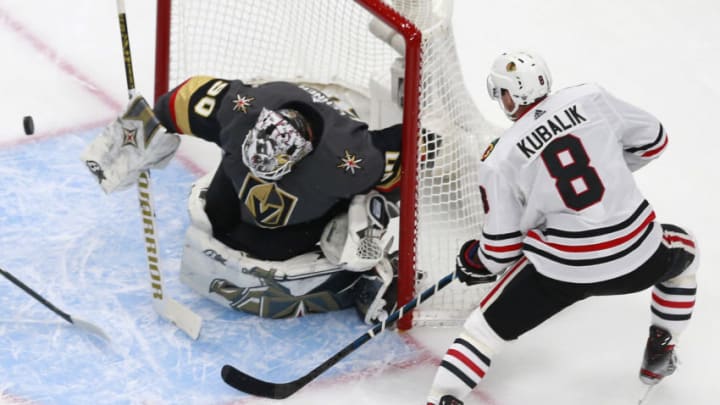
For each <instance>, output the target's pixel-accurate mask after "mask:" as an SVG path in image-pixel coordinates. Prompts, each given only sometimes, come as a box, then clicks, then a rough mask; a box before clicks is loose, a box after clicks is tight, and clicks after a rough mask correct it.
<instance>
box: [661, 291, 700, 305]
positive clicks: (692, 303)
mask: <svg viewBox="0 0 720 405" xmlns="http://www.w3.org/2000/svg"><path fill="white" fill-rule="evenodd" d="M652 299H653V301H655V302H657V303H658V304H660V305H662V306H664V307H668V308H692V307H693V306H695V300H692V301H668V300H666V299H662V298H660V296H659V295H657V294H655V293H653V294H652Z"/></svg>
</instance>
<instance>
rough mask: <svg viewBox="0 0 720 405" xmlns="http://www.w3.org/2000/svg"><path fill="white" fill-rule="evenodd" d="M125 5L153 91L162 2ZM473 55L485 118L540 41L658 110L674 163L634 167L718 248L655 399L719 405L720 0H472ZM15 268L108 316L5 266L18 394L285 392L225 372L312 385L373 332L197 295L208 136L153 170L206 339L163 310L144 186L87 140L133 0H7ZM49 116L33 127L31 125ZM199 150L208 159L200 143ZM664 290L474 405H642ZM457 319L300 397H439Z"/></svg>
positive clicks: (663, 216) (169, 246)
mask: <svg viewBox="0 0 720 405" xmlns="http://www.w3.org/2000/svg"><path fill="white" fill-rule="evenodd" d="M152 3H153V2H152V1H140V0H128V1H127V12H128V22H129V25H130V38H131V44H132V47H133V57H134V58H135V59H134V63H135V73H136V81H137V83H138V88H139V89H140V90H141V91H142V92H143V93H145V94H148V95H150V94H151V93H152V85H153V83H152V52H153V35H154V17H155V16H154V8H153V5H152ZM455 9H456V26H455V33H456V37H457V40H458V50H459V54H460V59H461V61H462V62H463V67H464V72H465V75H466V82H467V84H468V86H469V88H470V91H471V93H472V94H473V96H474V98H475V100H476V102H477V104H478V106H479V107H480V109H481V110H482V111H483V113H484V114H486V115H487V117H488V118H489V119H491V120H493V121H495V122H497V123H498V124H501V125H507V123H506V122H505V120H504V117H503V116H502V113H501V112H500V111H499V109H498V108H497V105H495V104H494V103H493V102H491V101H489V100H488V99H487V97H486V95H485V83H484V81H485V72H486V71H487V66H489V64H490V62H491V60H492V59H493V58H494V57H495V55H496V54H497V53H498V52H499V51H501V50H504V49H514V48H525V49H533V50H537V51H539V52H540V53H542V54H543V56H544V57H545V59H546V60H547V61H548V63H549V65H550V67H551V69H552V73H553V77H554V79H555V87H556V88H561V87H564V86H567V85H573V84H577V83H581V82H585V81H593V82H598V83H600V84H602V85H603V86H604V87H606V88H607V89H608V90H610V91H611V92H613V93H615V94H617V95H619V96H621V97H623V98H625V99H627V100H628V101H630V102H632V103H634V104H637V105H639V106H642V107H644V108H646V109H648V110H649V111H652V112H653V113H655V114H656V115H657V116H658V117H659V118H660V119H661V120H662V121H663V123H664V125H665V127H666V128H667V129H668V132H669V134H670V145H669V149H668V151H667V152H666V153H665V155H664V156H663V157H662V158H661V159H660V160H659V161H657V162H654V163H652V164H650V165H649V166H648V167H647V168H645V169H643V170H642V171H641V172H640V173H639V174H638V176H637V181H638V183H639V184H640V186H641V188H642V189H643V190H644V191H645V194H646V196H647V197H648V199H649V200H650V201H651V202H652V203H653V205H654V207H655V209H656V212H657V214H658V217H659V218H660V220H661V221H666V222H672V223H677V224H679V225H682V226H685V227H687V228H688V229H691V230H692V231H694V233H695V234H696V236H697V237H698V239H699V241H700V249H702V256H701V260H702V261H701V269H700V273H699V283H700V285H699V295H698V301H697V305H696V309H695V314H694V316H693V322H692V324H691V325H690V327H689V329H688V330H687V332H686V334H685V335H683V337H682V340H681V342H680V345H679V346H678V350H679V355H680V357H681V362H682V363H681V365H680V368H679V370H678V372H677V373H676V375H674V376H672V377H671V378H669V379H667V380H666V381H665V382H663V384H662V385H661V386H659V387H658V389H657V390H656V391H655V392H654V393H653V396H652V398H651V400H650V404H654V405H655V404H656V405H669V404H688V405H696V404H697V405H711V404H716V403H720V399H719V398H718V397H719V396H720V389H719V388H718V386H717V382H716V381H717V379H718V377H719V376H720V373H718V371H716V366H717V365H718V364H720V353H719V351H720V349H719V347H720V346H718V344H717V337H718V336H720V330H719V328H720V327H719V326H718V322H716V321H715V319H716V318H717V315H716V313H717V311H718V308H719V307H720V293H719V292H718V290H719V287H718V285H720V280H719V278H720V276H718V273H717V271H716V269H715V265H713V263H720V257H719V254H718V251H717V249H715V248H714V245H717V244H718V237H717V236H716V231H717V228H718V226H719V225H720V220H719V219H718V214H717V212H718V211H717V209H716V205H717V201H718V194H719V193H718V191H717V188H716V187H717V183H718V176H717V175H716V174H715V167H716V165H715V164H714V159H715V156H714V153H715V152H716V151H717V150H720V137H718V135H717V134H716V132H717V129H716V128H717V126H716V120H715V119H714V118H715V117H714V113H715V110H716V106H717V100H718V99H719V98H720V81H718V78H717V77H718V76H717V66H718V65H719V64H718V62H720V26H719V25H718V24H717V21H720V5H719V4H718V3H717V2H716V1H714V0H688V1H685V2H677V1H658V0H655V1H652V0H637V1H633V2H628V1H621V0H608V1H603V2H573V1H570V0H545V1H542V2H538V1H533V0H505V1H494V2H480V1H471V0H458V1H456V4H455ZM0 47H1V48H2V49H3V51H4V55H5V57H4V58H3V65H2V72H3V74H2V75H0V89H2V96H3V99H4V100H5V102H4V103H3V105H2V108H0V197H1V198H0V267H2V268H3V269H5V270H8V271H10V272H12V273H13V274H14V275H15V276H17V277H18V278H20V279H21V280H23V281H24V282H25V283H27V284H28V285H30V286H31V287H33V288H34V289H35V290H36V291H38V292H39V293H41V294H43V295H44V296H45V297H46V298H47V299H49V300H50V301H51V302H53V303H54V304H55V305H57V306H58V307H59V308H61V309H62V310H64V311H66V312H68V313H70V314H71V315H73V316H77V317H79V318H82V319H85V320H88V321H90V322H93V323H95V324H97V325H98V326H100V327H102V328H103V329H104V330H105V331H106V332H108V333H109V334H110V335H111V336H112V338H113V340H112V342H111V343H103V342H102V341H100V340H98V339H97V338H95V337H93V336H91V335H88V334H85V333H83V332H82V331H81V330H79V329H78V328H74V327H73V326H72V325H70V324H68V323H67V322H65V321H64V320H62V319H61V318H59V317H58V316H56V315H55V314H53V313H52V312H50V311H49V310H47V309H46V308H45V307H43V306H42V305H41V304H39V303H37V302H36V301H34V300H33V299H32V298H31V297H29V296H27V295H26V294H25V293H23V292H22V291H21V290H19V289H18V288H17V287H15V286H14V285H12V284H11V283H9V282H7V281H6V280H4V279H0V308H2V313H0V403H13V404H20V403H22V404H27V403H33V404H106V403H107V404H229V403H235V404H271V403H278V401H270V400H263V399H258V398H252V397H248V396H245V395H243V394H241V393H239V392H236V391H234V390H232V389H231V388H229V387H227V386H226V385H225V384H224V383H222V381H221V380H220V378H219V373H220V367H221V366H222V365H223V364H225V363H231V364H233V365H235V366H236V367H238V368H241V369H243V370H246V371H249V372H252V373H253V374H254V375H257V376H258V377H261V378H266V379H270V380H276V381H287V380H292V379H295V378H297V377H299V376H301V375H303V374H304V373H306V372H307V371H309V370H311V369H312V368H314V367H315V366H316V365H317V364H318V363H319V362H321V361H323V360H324V359H326V358H327V357H329V356H330V355H332V354H333V353H335V352H336V351H337V350H339V349H341V348H342V347H344V346H345V345H346V344H347V343H348V342H350V341H352V340H354V339H355V338H356V337H357V336H359V335H360V334H362V333H363V332H364V331H365V330H366V327H365V326H364V325H362V324H361V323H360V322H359V321H358V320H357V317H356V316H355V314H354V313H353V312H352V311H344V312H340V313H336V314H328V315H317V316H307V317H305V318H302V319H293V320H281V321H271V320H261V319H257V318H255V317H251V316H245V315H242V314H238V313H234V312H232V311H228V310H224V309H222V308H220V307H218V306H217V305H216V304H213V303H211V302H208V301H206V300H202V299H199V298H198V297H197V296H196V295H195V294H194V293H193V292H191V291H190V290H189V289H187V288H186V287H185V286H183V285H182V284H180V283H179V281H178V278H177V271H178V267H179V257H180V250H181V246H182V237H183V230H184V228H185V226H186V224H187V215H186V213H185V198H186V195H187V191H188V186H189V184H190V183H191V182H192V181H193V180H194V179H195V178H197V177H198V176H199V175H200V174H201V173H202V172H204V171H207V170H211V169H212V168H213V166H214V164H215V161H216V160H215V158H216V156H217V154H216V151H215V150H213V149H212V148H207V147H200V148H199V147H198V145H197V144H195V143H193V142H185V144H184V145H183V147H182V150H181V155H180V159H177V160H175V161H174V162H173V163H172V164H171V165H170V166H169V167H168V168H167V169H166V170H163V171H155V172H153V189H154V194H155V199H156V207H157V209H158V232H159V240H160V246H161V249H162V251H161V260H162V264H161V266H162V269H163V275H164V279H165V288H166V290H167V291H168V292H169V293H170V295H172V296H173V297H174V298H175V299H177V300H178V301H180V302H182V303H184V304H186V305H188V306H190V307H191V308H192V309H193V310H195V311H197V312H198V313H199V314H201V315H202V316H203V317H204V318H205V322H204V326H203V330H202V332H201V336H200V339H199V340H198V341H191V340H189V339H188V338H187V337H186V336H185V335H184V334H183V333H182V332H180V331H178V330H177V329H176V328H174V327H173V326H172V325H170V324H168V323H167V322H166V321H164V320H163V319H160V318H159V317H158V316H157V315H156V314H155V313H154V312H153V310H152V308H151V306H150V300H151V298H150V296H149V285H148V284H149V283H148V274H147V270H146V268H145V263H144V260H145V256H144V248H143V244H142V240H141V238H140V234H141V233H140V232H141V226H140V216H139V212H138V208H137V201H136V195H135V191H134V190H128V191H126V192H122V193H119V194H113V195H112V196H106V195H104V194H103V193H102V192H101V191H100V188H99V187H97V185H96V184H94V179H93V178H92V177H91V176H90V175H89V174H88V173H87V172H86V169H85V168H84V167H83V166H82V163H81V162H80V161H79V158H78V156H79V154H80V151H81V150H82V148H83V147H84V145H86V144H87V142H88V141H89V139H91V138H92V137H93V136H94V135H95V134H96V133H97V131H99V128H100V127H101V126H102V125H103V124H104V123H106V122H108V121H109V120H111V119H112V118H113V117H114V116H115V115H116V114H117V113H118V112H119V110H120V109H121V108H122V106H123V105H124V103H125V99H126V89H125V82H124V72H123V66H122V59H121V48H120V38H119V34H118V29H117V16H116V14H115V4H114V2H111V1H106V2H99V1H92V0H77V1H74V2H70V3H68V2H48V1H40V0H5V1H0ZM25 115H32V116H33V117H34V118H35V126H36V135H34V136H32V137H28V136H25V135H24V134H23V131H22V117H23V116H25ZM198 151H199V152H198ZM648 303H649V294H648V293H638V294H632V295H628V296H624V297H603V298H596V299H591V300H587V301H585V302H582V303H579V304H578V305H576V306H574V307H572V308H570V309H568V310H567V311H565V312H563V313H561V314H559V315H558V316H557V317H556V318H554V319H552V320H551V321H549V322H547V323H546V324H544V325H542V326H540V327H538V328H537V329H535V330H533V331H531V332H529V333H528V334H527V335H525V336H523V337H522V338H521V339H520V340H518V341H517V342H515V343H513V344H512V345H510V346H508V347H507V349H506V350H505V351H503V352H502V353H500V354H498V355H497V356H495V358H493V368H492V369H491V371H490V373H489V374H488V376H487V378H486V380H484V381H483V382H482V384H481V386H480V387H478V389H476V392H475V393H474V394H473V395H472V396H471V397H470V398H469V399H468V400H467V401H466V403H468V404H487V405H519V404H543V405H544V404H553V405H570V404H572V405H577V404H602V405H605V404H611V405H614V404H635V403H637V400H638V399H639V398H640V396H641V395H642V387H641V386H640V385H639V384H640V383H639V382H638V380H637V376H636V373H637V370H638V366H639V362H640V357H641V354H642V347H643V344H644V339H645V336H646V333H647V332H646V330H647V324H648V321H649V309H648ZM456 334H457V330H453V329H423V328H418V329H415V330H413V331H412V332H410V333H403V334H398V333H395V332H390V333H385V334H383V335H381V336H380V337H378V338H376V339H374V340H373V341H371V342H369V343H367V344H366V345H365V346H363V347H362V348H361V349H359V350H358V351H357V352H356V353H353V354H352V355H351V356H349V357H348V358H347V359H346V360H344V361H343V362H341V363H340V364H338V365H337V366H336V367H334V368H333V369H331V370H329V371H328V372H327V373H326V374H325V375H323V376H322V377H321V378H319V379H318V381H316V382H314V383H312V384H310V385H308V386H307V387H305V388H304V389H303V390H301V391H300V392H298V393H297V394H296V395H293V396H292V397H291V398H289V399H288V400H285V401H281V402H282V403H288V404H324V403H352V404H398V405H405V404H421V403H424V398H425V395H426V393H427V390H428V388H429V385H430V382H431V381H432V378H433V374H434V372H435V367H436V364H437V363H438V361H439V358H440V357H441V356H442V353H443V352H444V350H445V349H446V348H447V346H448V345H449V344H450V342H451V341H452V339H453V338H454V336H455V335H456Z"/></svg>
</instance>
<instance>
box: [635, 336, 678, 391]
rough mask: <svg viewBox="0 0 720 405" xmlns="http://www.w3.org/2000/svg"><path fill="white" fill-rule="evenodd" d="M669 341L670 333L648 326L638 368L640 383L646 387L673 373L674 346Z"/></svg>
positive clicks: (675, 365)
mask: <svg viewBox="0 0 720 405" xmlns="http://www.w3.org/2000/svg"><path fill="white" fill-rule="evenodd" d="M671 340H672V336H671V335H670V332H668V331H666V330H665V329H661V328H659V327H657V326H650V336H649V337H648V340H647V346H646V347H645V355H644V357H643V361H642V366H641V367H640V381H642V382H643V383H645V384H648V385H655V384H657V383H659V382H660V381H661V380H662V379H663V378H665V377H667V376H669V375H670V374H672V373H673V372H675V369H676V368H677V356H676V355H675V345H674V344H670V341H671Z"/></svg>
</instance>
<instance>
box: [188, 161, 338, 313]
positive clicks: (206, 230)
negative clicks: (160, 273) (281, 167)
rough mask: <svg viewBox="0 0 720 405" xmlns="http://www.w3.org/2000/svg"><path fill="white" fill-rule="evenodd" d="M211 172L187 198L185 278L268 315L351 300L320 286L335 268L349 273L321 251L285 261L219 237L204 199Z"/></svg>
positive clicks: (225, 301) (223, 300)
mask: <svg viewBox="0 0 720 405" xmlns="http://www.w3.org/2000/svg"><path fill="white" fill-rule="evenodd" d="M211 178H212V174H210V175H207V176H205V177H203V178H201V179H199V180H198V181H197V182H196V183H195V184H194V185H193V187H192V190H191V193H190V198H189V200H188V211H189V214H190V226H189V228H188V230H187V233H186V238H185V245H184V248H183V256H182V262H181V265H180V280H181V281H182V282H183V283H184V284H186V285H188V286H189V287H190V288H192V289H193V290H194V291H196V292H197V293H198V294H200V295H202V296H203V297H206V298H209V299H211V300H213V301H215V302H217V303H219V304H221V305H223V306H226V307H229V308H232V309H236V310H241V311H244V312H249V313H253V314H256V315H260V316H265V317H284V316H292V315H293V314H296V315H299V314H300V313H302V312H303V311H307V312H323V311H328V310H335V309H340V308H344V307H347V306H348V305H352V302H351V301H352V300H345V299H342V298H341V297H338V296H337V294H336V291H326V290H323V289H322V288H318V287H319V286H321V285H323V284H324V283H326V282H327V281H328V280H330V279H332V278H333V277H334V276H335V275H336V274H337V273H345V272H343V269H342V268H341V267H339V266H337V265H335V264H332V263H330V262H329V261H328V260H326V259H325V258H323V257H321V256H322V255H320V254H318V253H319V252H311V253H307V254H303V255H300V256H297V257H294V258H292V259H289V260H285V261H266V260H259V259H256V258H253V257H251V256H249V255H247V254H246V253H245V252H242V251H239V250H235V249H231V248H229V247H228V246H226V245H225V244H223V243H222V242H220V241H218V240H217V239H215V238H214V237H213V234H212V225H211V224H210V220H209V219H208V217H207V214H206V213H205V199H204V194H205V193H204V191H205V190H207V187H208V185H209V183H210V180H211ZM345 301H348V302H350V304H347V303H345ZM261 303H263V304H262V305H261Z"/></svg>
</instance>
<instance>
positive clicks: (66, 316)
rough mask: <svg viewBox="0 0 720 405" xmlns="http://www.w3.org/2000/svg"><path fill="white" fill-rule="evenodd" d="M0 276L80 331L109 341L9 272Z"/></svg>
mask: <svg viewBox="0 0 720 405" xmlns="http://www.w3.org/2000/svg"><path fill="white" fill-rule="evenodd" d="M0 274H2V275H3V276H5V278H7V279H8V280H10V281H12V283H13V284H15V285H16V286H18V287H20V288H21V289H22V290H23V291H25V292H26V293H28V294H29V295H30V296H31V297H33V298H35V299H36V300H38V301H39V302H40V303H41V304H43V305H45V306H46V307H47V308H48V309H50V310H51V311H53V312H55V313H56V314H57V315H59V316H60V317H61V318H62V319H64V320H66V321H68V322H70V323H71V324H73V325H75V326H77V327H79V328H80V329H84V330H86V331H88V332H91V333H94V334H96V335H98V336H100V337H101V338H103V339H105V340H110V338H109V337H108V336H107V335H106V334H105V332H103V330H102V329H100V328H99V327H97V326H95V325H93V324H92V323H90V322H87V321H83V320H82V319H78V318H73V317H72V316H70V314H68V313H66V312H63V311H61V310H60V309H59V308H58V307H56V306H55V305H53V304H52V303H51V302H50V301H48V300H47V299H45V297H43V296H42V295H40V294H38V293H37V292H35V290H33V289H32V288H30V287H28V286H27V285H26V284H25V283H23V282H22V281H20V280H19V279H18V278H17V277H15V276H13V275H12V274H11V273H10V272H8V271H5V270H3V269H0Z"/></svg>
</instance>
